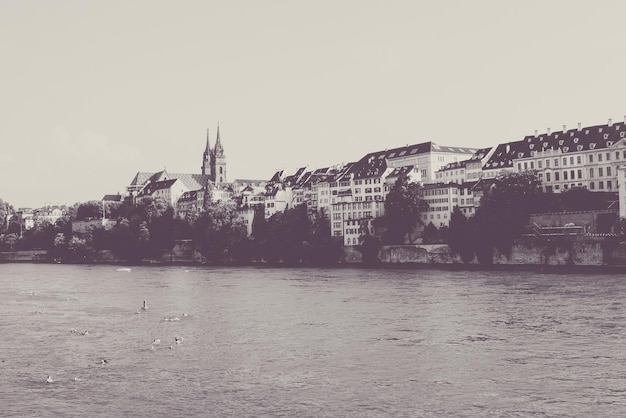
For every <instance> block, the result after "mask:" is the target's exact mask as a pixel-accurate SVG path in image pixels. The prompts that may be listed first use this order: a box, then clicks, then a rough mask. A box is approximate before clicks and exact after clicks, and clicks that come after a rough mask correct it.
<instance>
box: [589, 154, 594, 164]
mask: <svg viewBox="0 0 626 418" xmlns="http://www.w3.org/2000/svg"><path fill="white" fill-rule="evenodd" d="M589 162H590V163H592V162H593V154H589Z"/></svg>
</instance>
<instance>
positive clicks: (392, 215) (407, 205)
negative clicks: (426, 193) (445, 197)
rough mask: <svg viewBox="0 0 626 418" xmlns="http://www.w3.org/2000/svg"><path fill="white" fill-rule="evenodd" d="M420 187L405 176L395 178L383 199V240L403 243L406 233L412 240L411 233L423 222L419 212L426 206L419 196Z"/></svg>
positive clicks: (411, 240) (410, 240)
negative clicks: (384, 229) (384, 228)
mask: <svg viewBox="0 0 626 418" xmlns="http://www.w3.org/2000/svg"><path fill="white" fill-rule="evenodd" d="M420 189H421V187H420V185H419V184H418V183H410V182H409V180H408V178H407V177H406V176H402V177H399V178H398V179H397V180H396V182H395V184H394V185H393V187H392V188H391V190H390V191H389V194H388V195H387V198H386V199H385V224H386V226H387V232H386V234H385V241H387V242H389V243H393V244H403V243H404V242H405V237H406V236H407V235H408V240H409V242H413V238H412V237H411V234H412V232H413V230H414V229H415V227H416V226H418V225H422V224H423V222H422V216H421V213H422V212H423V211H425V210H426V209H427V208H428V204H427V203H426V201H424V200H423V199H422V198H421V197H420Z"/></svg>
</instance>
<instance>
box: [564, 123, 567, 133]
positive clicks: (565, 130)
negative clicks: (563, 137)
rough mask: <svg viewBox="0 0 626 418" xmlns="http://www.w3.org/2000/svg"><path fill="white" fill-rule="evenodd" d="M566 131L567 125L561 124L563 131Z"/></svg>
mask: <svg viewBox="0 0 626 418" xmlns="http://www.w3.org/2000/svg"><path fill="white" fill-rule="evenodd" d="M565 132H567V125H563V133H565Z"/></svg>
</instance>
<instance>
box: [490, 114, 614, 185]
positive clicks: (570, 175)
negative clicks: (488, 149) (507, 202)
mask: <svg viewBox="0 0 626 418" xmlns="http://www.w3.org/2000/svg"><path fill="white" fill-rule="evenodd" d="M625 163H626V125H625V123H624V122H619V123H612V121H611V120H609V121H608V123H607V124H605V125H597V126H589V127H584V128H583V127H581V126H580V124H579V125H578V128H577V129H569V130H568V129H567V128H566V127H565V126H564V127H563V130H562V131H557V132H550V131H548V132H547V133H545V134H538V133H535V135H528V136H526V137H524V139H523V140H521V141H515V142H509V143H505V144H500V145H498V146H497V148H496V150H495V151H494V153H493V154H492V155H491V158H490V159H489V161H488V162H487V163H486V164H485V166H484V169H483V171H484V172H491V174H492V175H491V176H487V177H495V175H497V172H499V171H501V170H506V171H516V172H522V171H526V170H532V171H536V172H537V175H538V176H539V179H540V180H541V182H542V185H543V189H544V190H545V191H546V192H555V193H559V192H563V191H566V190H569V189H571V188H574V187H583V188H586V189H588V190H591V191H618V188H619V180H618V168H619V167H621V166H622V165H623V164H625ZM496 171H497V172H496Z"/></svg>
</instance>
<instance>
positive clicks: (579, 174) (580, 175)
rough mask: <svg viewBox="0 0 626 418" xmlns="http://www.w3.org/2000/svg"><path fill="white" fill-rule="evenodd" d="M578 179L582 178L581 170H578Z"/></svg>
mask: <svg viewBox="0 0 626 418" xmlns="http://www.w3.org/2000/svg"><path fill="white" fill-rule="evenodd" d="M578 178H579V179H582V178H583V171H582V170H578Z"/></svg>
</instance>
